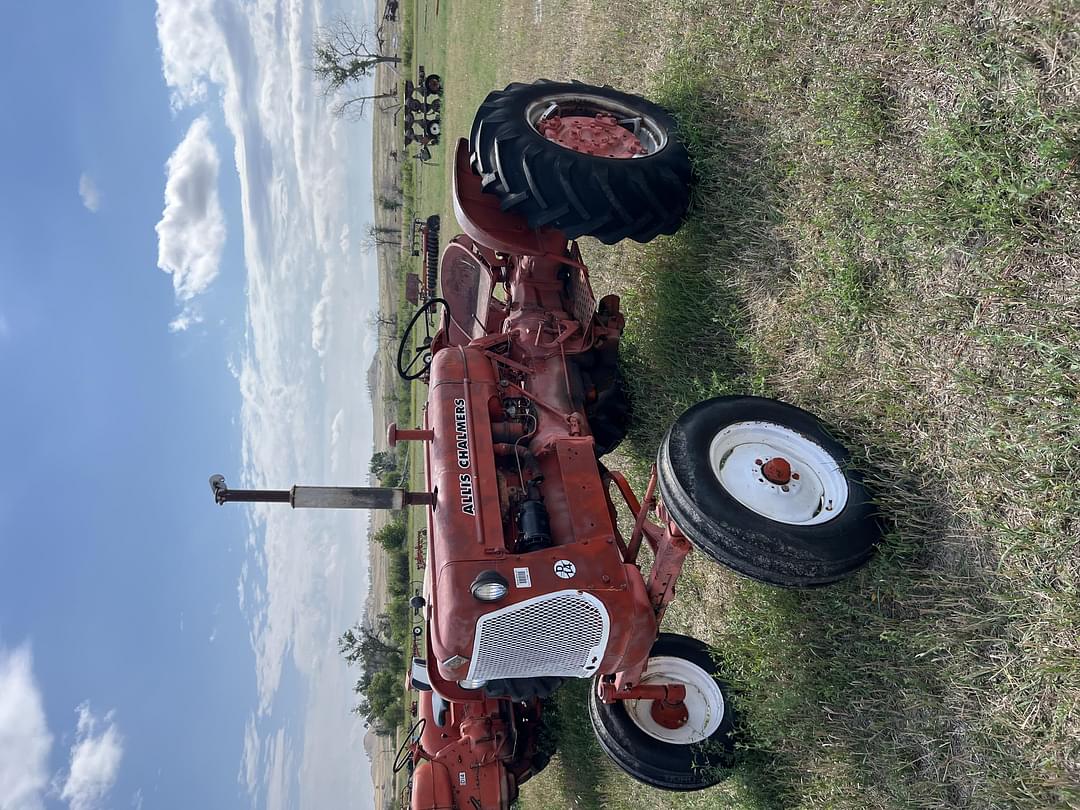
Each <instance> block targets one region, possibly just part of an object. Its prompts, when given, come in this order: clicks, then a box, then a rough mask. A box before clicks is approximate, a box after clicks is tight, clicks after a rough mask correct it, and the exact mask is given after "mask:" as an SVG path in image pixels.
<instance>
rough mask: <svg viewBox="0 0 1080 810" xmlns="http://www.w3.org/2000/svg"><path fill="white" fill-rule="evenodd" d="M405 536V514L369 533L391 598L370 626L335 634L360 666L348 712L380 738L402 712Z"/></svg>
mask: <svg viewBox="0 0 1080 810" xmlns="http://www.w3.org/2000/svg"><path fill="white" fill-rule="evenodd" d="M376 455H379V454H376ZM387 455H390V456H391V457H392V455H393V454H387ZM373 465H374V460H373ZM407 535H408V528H407V527H406V524H405V517H404V515H395V516H394V519H393V520H391V521H390V522H389V523H388V524H386V525H385V526H383V527H382V528H380V529H379V530H378V531H376V532H374V534H372V537H371V540H372V541H373V542H375V543H378V544H379V545H380V546H381V547H382V548H383V549H385V550H386V552H387V553H388V554H389V555H390V577H389V580H390V581H389V583H388V588H389V591H390V601H389V604H388V606H387V609H386V612H384V613H380V614H379V615H378V617H376V620H375V624H374V626H367V625H365V624H363V623H361V622H357V623H356V624H355V625H353V626H352V627H350V628H349V629H348V630H346V631H345V632H344V633H342V634H341V636H339V637H338V651H339V652H340V653H341V655H342V657H344V659H345V662H346V663H347V664H348V665H349V666H358V667H359V668H360V677H359V679H358V680H357V681H356V684H355V686H353V691H354V692H355V693H356V694H357V695H358V696H359V698H360V699H359V702H358V703H357V704H356V706H355V707H354V708H353V711H354V712H355V713H356V714H359V715H361V716H362V717H363V718H364V719H365V720H366V721H367V722H368V724H369V725H370V726H371V727H373V728H374V729H375V733H377V734H381V735H383V736H389V735H391V734H393V733H394V729H395V728H396V727H397V726H398V725H399V724H400V723H401V721H402V718H403V716H404V715H403V711H404V709H403V703H402V700H403V693H404V689H405V683H404V677H405V664H406V662H407V661H408V658H409V652H410V650H411V645H412V633H411V621H410V617H409V611H410V607H409V597H410V596H411V594H410V593H409V573H410V569H409V553H408V547H409V544H408V543H407V542H406V540H407Z"/></svg>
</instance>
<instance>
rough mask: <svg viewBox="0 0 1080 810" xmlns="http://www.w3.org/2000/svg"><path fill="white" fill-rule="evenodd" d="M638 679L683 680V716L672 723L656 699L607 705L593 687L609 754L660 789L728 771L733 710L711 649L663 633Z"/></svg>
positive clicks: (691, 786) (599, 730) (704, 781)
mask: <svg viewBox="0 0 1080 810" xmlns="http://www.w3.org/2000/svg"><path fill="white" fill-rule="evenodd" d="M641 683H643V684H649V683H656V684H665V683H679V684H682V685H683V686H685V687H686V698H685V700H684V701H683V705H684V706H685V708H686V718H685V722H683V723H682V724H681V725H677V727H674V728H673V727H672V726H673V725H676V724H675V723H672V722H665V719H664V717H663V715H662V714H659V713H657V712H656V711H655V710H654V709H655V707H654V703H655V702H656V701H652V700H623V701H618V702H616V703H610V704H609V703H604V702H602V701H601V700H600V698H599V697H598V696H597V693H596V689H595V688H594V689H593V690H592V695H591V697H590V698H589V719H590V720H591V721H592V726H593V731H594V732H595V733H596V739H597V741H598V742H599V743H600V747H601V748H602V749H603V750H604V753H606V754H607V755H608V756H609V757H611V759H612V760H613V761H614V762H615V764H616V765H618V766H619V767H620V768H622V769H623V770H624V771H626V772H627V773H628V774H630V776H632V777H634V778H635V779H637V780H638V781H639V782H643V783H645V784H646V785H649V786H651V787H655V788H661V789H662V790H701V789H703V788H707V787H711V786H712V785H715V784H717V783H718V782H720V781H721V780H722V779H724V778H725V777H727V775H728V774H729V773H730V770H731V766H732V764H733V762H734V756H735V738H734V727H735V713H734V710H733V709H732V706H731V701H730V698H729V693H728V688H727V686H726V685H725V684H724V683H723V681H721V680H720V679H719V678H718V677H717V666H716V663H715V662H714V661H713V659H712V656H711V655H710V654H709V648H708V647H706V646H705V644H703V643H702V642H700V641H698V640H697V639H693V638H689V637H687V636H680V635H676V634H674V633H661V634H660V637H659V638H658V639H657V640H656V643H655V644H654V645H653V648H652V650H651V651H650V652H649V664H648V668H647V669H646V671H645V674H644V675H643V676H642V679H641ZM658 718H659V719H658Z"/></svg>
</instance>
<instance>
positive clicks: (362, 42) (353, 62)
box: [311, 18, 401, 118]
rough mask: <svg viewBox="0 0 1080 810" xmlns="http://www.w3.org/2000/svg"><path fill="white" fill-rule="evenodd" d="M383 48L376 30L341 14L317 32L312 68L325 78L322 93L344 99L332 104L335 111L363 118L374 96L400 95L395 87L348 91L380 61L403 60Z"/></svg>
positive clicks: (372, 72) (351, 116)
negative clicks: (371, 90) (366, 91)
mask: <svg viewBox="0 0 1080 810" xmlns="http://www.w3.org/2000/svg"><path fill="white" fill-rule="evenodd" d="M382 50H383V42H382V40H381V39H380V37H379V35H378V33H377V32H373V31H372V30H371V28H369V27H368V26H366V25H355V24H353V23H351V22H349V21H348V20H346V19H344V18H338V19H337V20H335V21H334V22H333V23H331V24H330V25H329V26H327V27H326V28H323V29H322V30H320V31H319V33H318V34H316V36H315V43H314V46H313V54H314V62H313V64H312V67H311V69H312V70H313V71H314V72H315V75H316V76H318V77H319V80H320V81H321V82H322V85H323V95H325V96H326V97H328V98H337V99H341V100H340V101H339V102H338V103H337V104H336V105H335V106H334V108H333V111H334V115H337V116H339V117H350V118H361V117H363V115H364V113H365V112H366V111H367V105H368V102H369V101H371V100H372V99H379V98H396V97H397V92H396V90H391V91H389V92H385V93H369V94H365V95H349V94H348V92H347V90H348V89H349V88H351V87H352V86H353V85H356V84H359V83H360V82H361V80H363V79H365V78H368V77H370V76H372V75H373V74H374V72H375V68H376V67H377V66H378V65H382V64H398V63H400V62H401V58H400V57H397V56H387V55H386V54H384V53H383V52H382ZM345 96H347V97H345Z"/></svg>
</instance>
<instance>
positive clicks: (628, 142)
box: [536, 113, 649, 159]
mask: <svg viewBox="0 0 1080 810" xmlns="http://www.w3.org/2000/svg"><path fill="white" fill-rule="evenodd" d="M536 129H537V131H538V132H539V133H540V134H541V135H543V136H544V137H545V138H547V139H548V140H549V141H554V142H555V143H557V144H559V146H563V147H565V148H567V149H573V150H574V151H575V152H582V153H584V154H586V155H595V156H596V157H609V158H621V159H626V158H634V157H638V156H640V155H645V154H648V152H649V150H648V149H647V148H646V147H645V145H644V144H642V142H641V141H640V140H638V138H637V136H635V135H634V133H632V132H631V131H630V130H628V129H625V128H624V127H622V126H620V125H619V122H618V120H617V119H616V118H615V116H614V115H611V114H610V113H598V114H597V115H596V116H594V117H588V116H583V115H572V116H568V117H566V118H563V117H561V116H558V115H553V116H551V117H550V118H545V119H543V120H541V121H539V122H538V123H537V125H536Z"/></svg>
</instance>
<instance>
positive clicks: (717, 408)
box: [656, 397, 881, 587]
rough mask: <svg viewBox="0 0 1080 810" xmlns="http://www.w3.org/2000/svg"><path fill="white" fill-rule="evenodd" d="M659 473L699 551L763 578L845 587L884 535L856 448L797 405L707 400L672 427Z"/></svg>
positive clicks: (673, 511) (675, 514) (671, 509)
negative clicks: (853, 451) (853, 460)
mask: <svg viewBox="0 0 1080 810" xmlns="http://www.w3.org/2000/svg"><path fill="white" fill-rule="evenodd" d="M656 472H657V482H658V484H659V488H660V495H661V498H662V499H663V502H664V506H665V507H666V508H667V510H668V513H669V514H670V515H671V517H672V519H673V520H674V521H675V524H676V525H677V526H678V527H679V528H680V529H681V530H682V531H683V533H684V534H686V536H687V537H688V538H690V540H691V541H692V542H693V543H694V545H696V546H698V547H700V548H701V549H703V550H704V551H705V552H707V553H708V554H709V555H710V556H712V557H713V558H714V559H716V560H717V561H718V562H721V563H723V564H725V565H727V566H728V567H730V568H732V569H734V570H735V571H737V572H738V573H740V574H744V575H746V576H748V577H751V578H753V579H757V580H761V581H763V582H768V583H771V584H774V585H783V586H788V587H805V586H814V585H825V584H828V583H830V582H835V581H836V580H839V579H841V578H843V577H845V576H848V575H849V574H851V573H853V572H854V571H855V570H856V569H858V568H859V567H861V566H862V565H863V564H864V563H866V562H867V561H868V560H869V559H870V557H871V556H872V555H873V552H874V547H875V545H876V544H877V542H878V540H879V539H880V537H881V524H880V522H879V521H878V518H877V513H876V510H875V508H874V504H873V502H872V500H871V498H870V495H869V494H868V493H867V490H866V487H865V486H864V484H863V480H862V476H861V475H860V473H859V471H858V470H857V469H855V468H854V466H853V465H852V463H851V457H850V455H849V453H848V451H847V449H846V448H845V447H844V446H843V445H842V444H841V443H840V442H838V441H837V440H836V439H835V438H834V437H833V436H832V435H831V433H830V432H829V431H828V429H827V428H826V427H825V426H824V425H823V424H822V423H821V422H820V421H819V420H818V419H817V418H816V417H815V416H814V415H813V414H810V413H807V412H806V411H804V410H802V409H801V408H796V407H795V406H794V405H788V404H785V403H783V402H777V401H775V400H771V399H762V398H760V397H716V398H715V399H709V400H706V401H704V402H699V403H698V404H697V405H695V406H694V407H692V408H690V409H689V410H688V411H686V413H684V414H683V415H682V416H680V417H679V418H678V419H677V420H676V421H675V424H673V425H672V426H671V429H670V430H669V431H668V433H667V436H666V437H665V438H664V441H663V442H662V443H661V445H660V450H659V452H658V453H657V459H656Z"/></svg>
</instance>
